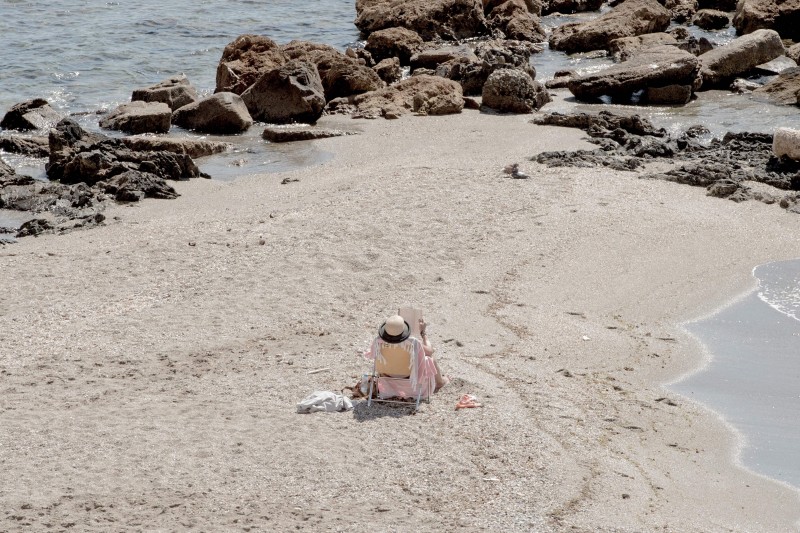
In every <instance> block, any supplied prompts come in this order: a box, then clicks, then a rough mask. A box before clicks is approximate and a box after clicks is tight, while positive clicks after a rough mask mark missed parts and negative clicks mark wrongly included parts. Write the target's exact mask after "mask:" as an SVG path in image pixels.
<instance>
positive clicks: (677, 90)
mask: <svg viewBox="0 0 800 533" xmlns="http://www.w3.org/2000/svg"><path fill="white" fill-rule="evenodd" d="M644 99H645V102H647V103H648V104H650V105H685V104H688V103H689V101H690V100H691V99H692V85H691V84H684V85H667V86H664V87H648V88H647V89H646V90H645V92H644Z"/></svg>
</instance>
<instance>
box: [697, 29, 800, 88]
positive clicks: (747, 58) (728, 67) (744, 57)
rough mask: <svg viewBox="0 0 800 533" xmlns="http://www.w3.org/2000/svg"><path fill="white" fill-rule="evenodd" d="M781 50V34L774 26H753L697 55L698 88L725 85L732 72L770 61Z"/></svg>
mask: <svg viewBox="0 0 800 533" xmlns="http://www.w3.org/2000/svg"><path fill="white" fill-rule="evenodd" d="M784 51H785V50H784V48H783V43H782V42H781V37H780V35H778V32H776V31H774V30H756V31H754V32H753V33H750V34H748V35H744V36H742V37H739V38H737V39H734V40H733V41H731V42H730V43H728V44H727V45H725V46H720V47H719V48H715V49H713V50H711V51H709V52H706V53H705V54H703V55H701V56H699V59H700V76H701V77H702V81H703V84H702V88H703V89H711V88H714V87H719V86H721V85H727V84H729V83H730V82H731V81H732V80H733V78H735V77H736V76H738V75H740V74H743V73H745V72H747V71H749V70H751V69H753V68H754V67H756V66H757V65H760V64H762V63H766V62H768V61H772V60H773V59H775V58H776V57H778V56H781V55H783V54H784Z"/></svg>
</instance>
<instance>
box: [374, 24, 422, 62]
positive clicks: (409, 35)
mask: <svg viewBox="0 0 800 533" xmlns="http://www.w3.org/2000/svg"><path fill="white" fill-rule="evenodd" d="M422 43H423V41H422V37H420V36H419V34H418V33H417V32H415V31H412V30H409V29H408V28H386V29H385V30H379V31H376V32H373V33H370V35H369V38H368V39H367V43H366V44H365V45H364V48H365V49H366V50H367V51H368V52H369V53H370V54H372V57H373V58H374V59H375V61H378V62H380V61H382V60H383V59H388V58H392V57H397V58H398V59H399V60H400V64H401V65H408V62H409V60H410V59H411V56H412V55H414V54H415V53H417V52H418V51H419V50H420V48H421V47H422Z"/></svg>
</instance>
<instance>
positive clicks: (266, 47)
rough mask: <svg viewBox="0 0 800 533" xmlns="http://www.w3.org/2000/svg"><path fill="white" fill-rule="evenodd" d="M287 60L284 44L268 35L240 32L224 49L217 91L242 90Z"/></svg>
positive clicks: (233, 91) (220, 61) (218, 70)
mask: <svg viewBox="0 0 800 533" xmlns="http://www.w3.org/2000/svg"><path fill="white" fill-rule="evenodd" d="M284 63H286V56H285V55H284V54H283V51H282V50H281V48H280V47H279V46H278V45H277V44H276V43H275V41H273V40H272V39H269V38H267V37H262V36H260V35H250V34H247V35H240V36H239V37H237V38H236V40H235V41H233V42H232V43H230V44H228V45H227V46H226V47H225V49H224V50H223V51H222V58H220V60H219V65H217V87H216V89H215V90H214V92H217V93H220V92H231V93H236V94H242V93H243V92H244V91H245V90H246V89H247V88H248V87H250V86H251V85H253V84H254V83H255V82H256V80H258V78H260V77H261V76H262V75H264V74H265V73H266V72H267V71H269V70H272V69H275V68H277V67H280V66H281V65H283V64H284Z"/></svg>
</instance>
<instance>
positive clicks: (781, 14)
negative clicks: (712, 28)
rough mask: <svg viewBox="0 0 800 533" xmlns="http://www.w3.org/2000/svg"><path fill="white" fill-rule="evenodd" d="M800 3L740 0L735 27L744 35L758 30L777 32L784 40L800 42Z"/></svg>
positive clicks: (734, 19) (774, 0)
mask: <svg viewBox="0 0 800 533" xmlns="http://www.w3.org/2000/svg"><path fill="white" fill-rule="evenodd" d="M798 20H800V2H797V1H792V0H789V1H781V0H740V1H739V2H738V3H737V5H736V14H735V15H734V16H733V26H734V27H735V28H736V31H737V32H738V33H739V34H740V35H742V34H748V33H752V32H754V31H756V30H761V29H769V30H775V31H777V32H778V33H779V34H780V35H781V37H783V38H784V39H792V40H793V41H798V40H800V25H798V24H797V21H798Z"/></svg>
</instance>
